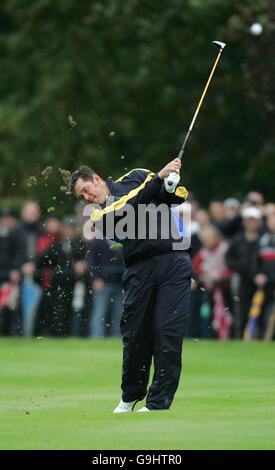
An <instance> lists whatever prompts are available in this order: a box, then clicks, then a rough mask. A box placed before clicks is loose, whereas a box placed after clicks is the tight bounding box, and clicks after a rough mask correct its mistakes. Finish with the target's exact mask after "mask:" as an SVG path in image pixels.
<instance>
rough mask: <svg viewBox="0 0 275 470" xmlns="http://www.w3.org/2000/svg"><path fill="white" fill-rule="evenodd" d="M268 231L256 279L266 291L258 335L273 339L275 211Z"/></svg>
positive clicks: (262, 238) (262, 240) (261, 249)
mask: <svg viewBox="0 0 275 470" xmlns="http://www.w3.org/2000/svg"><path fill="white" fill-rule="evenodd" d="M267 228H268V232H266V233H265V234H264V235H263V236H262V237H261V239H260V249H259V259H258V266H257V273H256V275H255V278H254V281H255V284H256V285H257V287H258V288H259V289H263V291H264V303H263V306H262V312H261V314H262V315H261V316H260V318H259V322H258V328H257V329H258V337H266V338H267V339H272V338H273V337H274V334H275V323H274V315H275V313H274V294H275V213H271V214H270V215H269V217H268V219H267Z"/></svg>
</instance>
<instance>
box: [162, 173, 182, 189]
mask: <svg viewBox="0 0 275 470" xmlns="http://www.w3.org/2000/svg"><path fill="white" fill-rule="evenodd" d="M179 181H180V174H179V173H176V172H173V173H170V174H169V175H168V176H167V177H166V178H164V186H165V189H166V191H167V192H168V193H174V192H175V190H176V187H177V185H178V184H179Z"/></svg>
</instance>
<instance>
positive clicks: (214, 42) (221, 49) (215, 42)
mask: <svg viewBox="0 0 275 470" xmlns="http://www.w3.org/2000/svg"><path fill="white" fill-rule="evenodd" d="M213 44H214V45H215V46H216V47H218V48H219V49H220V52H222V51H223V49H224V48H225V46H226V44H225V42H220V41H213Z"/></svg>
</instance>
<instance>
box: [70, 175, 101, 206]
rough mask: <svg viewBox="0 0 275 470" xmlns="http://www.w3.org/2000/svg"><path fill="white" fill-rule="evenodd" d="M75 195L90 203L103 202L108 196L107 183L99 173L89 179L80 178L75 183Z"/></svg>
mask: <svg viewBox="0 0 275 470" xmlns="http://www.w3.org/2000/svg"><path fill="white" fill-rule="evenodd" d="M75 195H76V197H77V198H79V199H82V200H83V201H85V202H87V203H88V204H103V203H104V202H105V200H106V196H107V189H106V185H105V183H104V181H103V180H101V178H99V177H98V176H97V175H94V177H93V179H92V180H89V181H85V180H83V179H82V178H79V179H78V180H77V182H76V184H75Z"/></svg>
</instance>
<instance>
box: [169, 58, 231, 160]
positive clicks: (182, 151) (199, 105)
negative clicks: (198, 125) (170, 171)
mask: <svg viewBox="0 0 275 470" xmlns="http://www.w3.org/2000/svg"><path fill="white" fill-rule="evenodd" d="M222 51H223V49H220V51H219V53H218V56H217V58H216V60H215V63H214V65H213V67H212V70H211V73H210V75H209V78H208V80H207V83H206V85H205V87H204V90H203V92H202V95H201V98H200V101H199V104H198V106H197V109H196V111H195V114H194V116H193V119H192V122H191V124H190V127H189V129H188V132H187V134H186V136H185V139H184V141H183V144H182V146H181V149H180V151H179V154H178V158H179V159H180V160H181V159H182V156H183V153H184V149H185V146H186V143H187V140H188V137H189V135H190V134H191V131H192V129H193V126H194V123H195V121H196V118H197V115H198V113H199V110H200V108H201V105H202V103H203V100H204V97H205V95H206V92H207V89H208V87H209V85H210V82H211V80H212V77H213V75H214V72H215V69H216V67H217V65H218V62H219V60H220V57H221V54H222Z"/></svg>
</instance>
